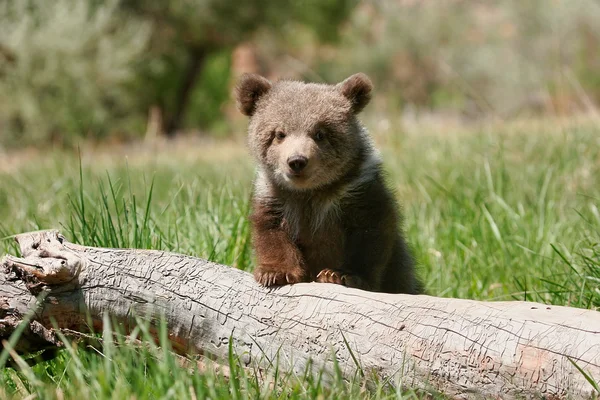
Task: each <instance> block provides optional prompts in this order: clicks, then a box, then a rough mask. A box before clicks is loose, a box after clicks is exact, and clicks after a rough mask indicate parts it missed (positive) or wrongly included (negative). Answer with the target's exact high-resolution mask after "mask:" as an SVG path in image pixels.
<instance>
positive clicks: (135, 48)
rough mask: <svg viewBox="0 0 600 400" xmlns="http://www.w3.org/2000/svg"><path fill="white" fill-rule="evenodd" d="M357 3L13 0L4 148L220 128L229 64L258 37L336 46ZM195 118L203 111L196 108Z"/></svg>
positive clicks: (1, 38) (2, 59)
mask: <svg viewBox="0 0 600 400" xmlns="http://www.w3.org/2000/svg"><path fill="white" fill-rule="evenodd" d="M353 4H354V0H327V1H316V0H310V1H301V0H285V1H277V2H272V1H265V0H252V1H245V2H237V1H233V0H227V1H222V0H203V1H174V2H157V1H153V0H132V1H121V0H82V1H80V0H58V1H52V2H48V1H45V0H23V1H20V0H7V1H5V2H2V3H1V4H0V132H2V137H1V138H0V144H2V143H4V144H7V143H12V144H16V143H19V144H21V145H23V144H27V143H36V142H40V141H48V140H55V141H60V142H63V143H65V144H72V143H71V142H73V141H74V139H75V138H76V137H79V136H83V137H91V138H94V139H101V138H104V137H106V136H107V135H109V134H113V135H120V136H139V135H141V134H142V133H143V129H144V124H145V122H146V118H147V115H148V112H149V110H150V108H151V107H154V106H158V107H159V108H160V110H161V111H162V114H163V119H164V121H165V129H167V130H169V131H171V130H175V129H179V128H181V125H182V124H184V122H186V121H187V123H188V124H190V125H191V126H193V127H198V126H200V127H206V126H210V125H211V124H212V123H214V122H215V121H219V120H220V119H221V118H220V117H221V106H222V104H223V103H224V102H225V101H227V100H228V98H229V90H230V85H229V79H230V77H231V74H230V68H229V55H230V53H231V50H232V48H233V46H235V45H236V44H238V43H240V42H243V41H249V40H251V39H252V35H253V33H254V32H255V31H257V30H259V29H260V30H263V31H267V32H270V34H276V32H277V31H279V30H280V29H283V27H287V28H289V26H290V25H302V26H307V27H310V29H313V30H314V31H315V32H317V34H318V37H322V38H323V39H325V40H333V39H335V37H336V34H337V25H338V24H339V23H341V21H343V19H344V18H345V17H346V16H347V15H348V13H349V11H350V10H351V8H352V5H353ZM192 107H193V108H192Z"/></svg>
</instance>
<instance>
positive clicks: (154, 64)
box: [122, 0, 358, 136]
mask: <svg viewBox="0 0 600 400" xmlns="http://www.w3.org/2000/svg"><path fill="white" fill-rule="evenodd" d="M357 2H358V0H278V1H270V0H246V1H242V2H241V1H236V0H180V1H170V2H166V1H164V2H163V1H156V0H128V1H126V2H123V4H122V6H123V8H124V10H126V11H128V12H129V13H131V14H132V15H133V16H134V17H135V18H140V17H141V18H142V19H146V20H149V21H151V22H152V23H153V26H154V29H153V32H152V37H151V46H150V52H149V53H148V56H147V57H148V60H149V62H148V63H146V64H145V68H144V70H143V79H144V81H145V82H146V83H147V84H146V85H143V88H142V90H144V91H145V95H144V96H143V98H144V99H145V100H146V101H147V104H146V107H147V108H148V107H151V106H152V105H158V106H159V107H160V108H161V109H162V111H163V113H164V121H165V123H164V125H165V126H164V129H165V132H166V133H167V134H168V135H170V136H171V135H174V134H175V133H176V132H177V130H178V129H180V128H181V126H182V123H183V121H184V119H185V116H186V113H187V112H188V107H189V105H190V100H191V98H192V93H193V91H194V88H195V86H196V84H197V83H198V81H199V77H200V75H201V74H202V72H203V70H204V68H205V66H206V65H207V60H209V59H211V58H212V57H219V54H223V51H224V50H225V51H228V52H229V51H231V50H232V49H233V47H234V46H235V45H237V44H239V43H241V42H244V41H247V40H249V39H250V37H251V35H252V34H253V33H255V32H257V31H259V30H260V31H268V32H269V33H270V34H277V33H278V32H281V31H282V30H284V29H293V26H294V25H303V26H306V27H309V28H310V29H312V30H314V32H316V34H317V36H318V37H319V38H320V39H321V40H325V41H332V40H335V39H336V38H337V37H338V26H339V24H340V23H341V22H342V21H344V20H345V19H346V18H347V17H348V16H349V14H350V12H351V10H352V9H353V8H354V6H355V5H356V3H357ZM221 58H222V56H221ZM213 64H214V63H213ZM216 64H217V65H219V63H218V62H217V63H216ZM211 75H215V74H214V73H212V74H211ZM228 75H229V73H228V71H227V76H228ZM225 87H227V85H225Z"/></svg>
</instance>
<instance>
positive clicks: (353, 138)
mask: <svg viewBox="0 0 600 400" xmlns="http://www.w3.org/2000/svg"><path fill="white" fill-rule="evenodd" d="M372 88H373V85H372V83H371V81H370V80H369V78H368V77H367V76H366V75H365V74H362V73H359V74H355V75H352V76H351V77H349V78H348V79H346V80H344V81H343V82H341V83H339V84H337V85H326V84H315V83H304V82H297V81H279V82H274V83H273V82H270V81H269V80H267V79H266V78H263V77H262V76H259V75H254V74H246V75H243V76H242V77H241V79H240V81H239V83H238V85H237V88H236V100H237V104H238V108H239V109H240V111H241V112H242V113H243V114H245V115H247V116H249V117H250V123H249V128H248V143H249V147H250V151H251V152H252V154H253V155H254V157H255V158H256V159H257V161H258V162H259V163H260V166H261V168H262V169H263V171H264V172H265V173H267V174H268V176H269V178H270V179H271V181H272V182H274V183H275V184H277V185H278V186H280V187H282V188H285V189H288V190H311V189H318V188H320V187H323V186H327V185H329V184H331V183H333V182H335V181H337V180H339V179H342V177H343V176H344V175H345V174H346V173H347V172H348V171H349V169H350V168H351V166H352V165H353V163H354V164H355V163H357V162H358V160H359V158H360V157H363V156H364V152H365V150H366V147H367V146H368V143H367V142H368V141H367V140H366V138H365V135H366V133H365V132H364V130H363V129H362V128H361V126H360V124H359V122H358V120H357V118H356V115H357V114H358V113H359V112H360V111H361V110H362V109H363V108H364V107H365V106H366V105H367V104H368V103H369V100H370V98H371V90H372Z"/></svg>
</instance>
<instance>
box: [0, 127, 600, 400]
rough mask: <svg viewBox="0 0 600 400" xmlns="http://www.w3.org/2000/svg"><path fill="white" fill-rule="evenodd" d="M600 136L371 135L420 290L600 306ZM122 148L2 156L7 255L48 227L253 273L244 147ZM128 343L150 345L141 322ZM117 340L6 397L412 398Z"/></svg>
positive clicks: (50, 367)
mask: <svg viewBox="0 0 600 400" xmlns="http://www.w3.org/2000/svg"><path fill="white" fill-rule="evenodd" d="M367 125H371V124H369V123H367ZM373 125H375V124H373ZM599 131H600V128H599V127H598V125H597V124H596V125H594V124H593V123H589V122H587V123H579V124H577V123H569V124H566V125H561V124H560V123H557V122H547V123H528V124H522V125H505V126H498V127H495V128H486V129H469V130H467V129H465V130H464V131H458V132H453V133H451V134H450V133H435V132H433V133H432V132H423V133H418V134H417V133H405V134H399V133H398V132H385V131H383V132H376V138H377V142H378V144H379V147H380V148H381V149H382V153H383V156H384V160H385V165H386V168H387V170H388V172H389V181H390V183H391V184H392V185H394V187H395V188H396V191H397V195H398V198H399V199H400V201H401V202H402V204H403V208H404V213H405V226H406V233H407V237H408V239H409V241H410V243H411V244H412V246H413V248H414V251H415V254H416V256H417V258H418V260H419V262H420V270H421V275H422V276H423V279H424V281H425V284H426V287H427V291H428V293H429V294H432V295H436V296H446V297H461V298H470V299H478V300H532V301H539V302H544V303H550V304H555V305H568V306H573V307H582V308H592V309H599V308H600V211H599V208H600V135H599V133H600V132H599ZM128 152H129V153H130V154H129V157H128V158H126V157H125V156H124V153H125V151H124V150H119V151H114V152H109V153H112V154H107V153H106V152H102V151H100V152H99V151H95V152H91V151H88V150H82V151H81V165H82V167H81V168H80V161H79V156H78V155H77V154H70V153H47V154H42V153H41V154H38V155H36V156H34V157H29V158H28V159H26V160H25V161H21V162H19V161H18V160H17V161H14V160H12V158H9V159H8V160H9V163H8V164H7V163H5V168H3V169H0V237H5V238H6V239H5V240H0V252H1V253H8V252H10V253H15V252H16V248H15V246H14V244H13V242H12V240H10V238H8V237H9V236H11V235H13V234H16V233H20V232H23V231H28V230H35V229H46V228H52V227H54V228H59V229H61V231H62V232H63V233H64V234H65V235H66V236H67V237H68V238H69V239H70V240H73V241H76V242H79V243H84V244H87V245H96V246H107V247H140V248H154V249H163V250H167V251H175V252H180V253H185V254H190V255H194V256H199V257H204V258H209V259H211V260H213V261H216V262H220V263H225V264H228V265H233V266H235V267H237V268H241V269H245V270H251V269H252V268H253V259H252V254H251V249H250V243H249V230H248V223H247V220H246V214H247V210H248V199H249V196H250V187H251V180H252V176H253V172H252V161H251V160H250V158H249V157H248V156H247V155H246V154H245V152H244V150H243V149H242V148H241V145H239V144H235V143H234V144H230V145H229V146H228V145H227V144H224V143H203V142H200V143H194V142H192V143H190V144H187V145H184V146H179V145H173V146H166V147H163V148H160V149H159V150H158V151H157V150H156V149H153V148H146V149H145V150H144V149H142V150H139V149H137V150H134V149H128ZM11 160H12V161H11ZM13 164H14V165H13ZM142 327H143V326H142ZM136 334H137V335H138V336H139V337H141V338H146V336H144V335H145V333H144V332H143V329H141V328H140V329H139V330H138V331H136ZM107 336H109V337H110V333H108V332H105V333H104V337H105V338H106V337H107ZM119 340H121V341H122V340H123V339H118V340H117V344H116V345H114V346H113V345H112V344H109V343H111V341H106V342H105V345H104V347H103V348H102V349H98V351H93V350H92V351H82V350H78V349H77V348H68V349H67V350H65V351H63V352H62V353H61V354H60V356H59V357H58V358H57V359H55V360H53V361H49V362H45V363H42V364H40V365H37V366H35V367H33V368H32V369H28V368H25V369H23V370H20V371H15V370H13V369H6V370H4V372H2V373H0V397H10V396H15V397H23V396H26V395H28V394H30V393H36V394H37V395H38V396H39V398H60V397H61V396H65V397H66V398H70V397H75V396H77V395H79V393H83V394H85V396H86V397H89V398H99V399H103V398H130V397H132V396H134V397H135V398H137V399H145V398H177V399H179V398H194V396H196V397H197V398H208V397H210V398H228V397H230V396H232V397H233V398H257V397H261V398H262V397H268V398H304V397H312V398H323V399H326V398H332V399H333V398H354V397H358V396H369V397H371V398H397V397H400V396H405V397H408V398H410V397H416V395H415V394H414V393H397V392H395V391H394V390H393V389H391V387H389V385H385V384H384V383H382V382H379V383H377V384H375V385H371V386H369V389H368V390H367V389H365V388H364V385H363V381H362V380H361V379H358V380H357V381H356V382H344V381H343V380H342V379H341V378H340V377H339V376H338V377H336V376H334V377H333V378H332V382H333V383H332V384H331V385H324V384H323V383H322V382H321V381H319V380H318V379H317V378H315V377H310V376H295V375H293V374H290V373H289V372H288V371H277V373H276V374H275V371H270V372H271V375H272V378H271V380H270V381H269V380H262V379H257V375H256V374H254V373H250V372H248V371H246V370H244V369H242V368H239V361H237V359H236V357H231V358H230V359H229V360H228V363H229V369H230V374H231V377H230V378H225V377H223V376H222V375H220V374H216V373H214V372H211V371H208V372H207V371H203V372H201V371H197V370H195V368H194V367H192V366H190V365H181V363H180V362H179V361H178V359H177V358H175V357H174V356H173V355H172V354H171V353H169V352H168V351H166V350H165V347H166V346H165V345H166V343H164V342H162V343H161V344H162V346H161V347H156V346H133V345H127V344H126V343H120V342H119ZM226 361H227V360H226ZM259 375H260V374H259ZM598 378H599V377H591V379H596V381H597V380H598ZM191 393H194V395H192V394H191Z"/></svg>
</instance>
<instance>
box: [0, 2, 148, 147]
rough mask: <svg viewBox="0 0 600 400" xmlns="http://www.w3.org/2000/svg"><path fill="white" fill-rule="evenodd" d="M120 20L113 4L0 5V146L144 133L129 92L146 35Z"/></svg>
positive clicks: (140, 26) (143, 27) (139, 26)
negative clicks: (119, 131) (140, 128)
mask: <svg viewBox="0 0 600 400" xmlns="http://www.w3.org/2000/svg"><path fill="white" fill-rule="evenodd" d="M119 14H120V9H119V6H118V0H106V1H101V2H99V1H95V0H90V1H83V0H53V1H46V0H2V1H0V143H18V144H21V145H24V144H28V143H36V142H44V141H48V140H54V141H57V142H60V143H63V144H67V145H68V144H69V143H70V142H72V140H73V138H75V137H77V136H84V135H85V136H91V137H93V138H101V137H103V136H104V135H106V134H108V133H110V132H114V130H115V129H121V130H123V131H125V130H127V131H137V130H139V127H141V126H143V121H144V117H145V115H140V114H139V113H137V114H136V113H134V112H132V111H133V110H134V109H135V108H136V107H137V105H138V101H137V94H136V93H135V91H133V90H131V88H132V85H134V83H135V80H136V65H137V60H139V58H140V57H142V56H143V54H144V52H145V51H146V48H147V44H148V40H149V38H150V28H151V27H150V24H148V23H147V22H145V21H141V20H139V19H133V18H132V19H129V20H128V21H126V22H127V23H124V21H123V19H122V18H120V15H119ZM144 114H145V113H144Z"/></svg>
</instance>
